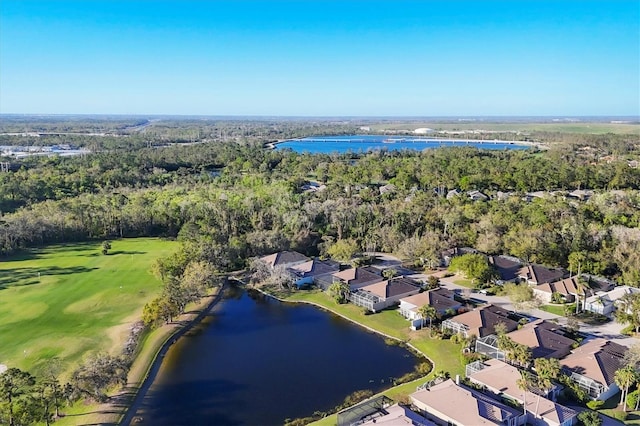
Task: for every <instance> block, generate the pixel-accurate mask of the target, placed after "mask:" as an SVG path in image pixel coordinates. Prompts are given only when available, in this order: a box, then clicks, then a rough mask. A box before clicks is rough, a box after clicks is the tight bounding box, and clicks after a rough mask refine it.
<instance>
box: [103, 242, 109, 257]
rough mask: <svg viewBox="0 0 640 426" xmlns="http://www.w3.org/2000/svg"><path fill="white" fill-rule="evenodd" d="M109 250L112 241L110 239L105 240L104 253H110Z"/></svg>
mask: <svg viewBox="0 0 640 426" xmlns="http://www.w3.org/2000/svg"><path fill="white" fill-rule="evenodd" d="M109 250H111V243H110V242H109V241H103V242H102V254H103V255H105V256H106V255H107V254H108V253H109Z"/></svg>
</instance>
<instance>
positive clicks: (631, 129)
mask: <svg viewBox="0 0 640 426" xmlns="http://www.w3.org/2000/svg"><path fill="white" fill-rule="evenodd" d="M369 127H371V130H372V131H374V132H375V131H383V130H414V129H418V128H421V127H427V128H430V129H434V130H448V131H456V130H486V131H501V132H536V131H537V132H559V133H579V134H605V133H616V134H625V135H627V134H629V135H640V124H631V123H596V122H594V123H587V122H579V123H491V122H485V121H472V122H454V123H451V122H449V123H438V122H429V121H406V122H397V123H380V124H372V125H371V126H369Z"/></svg>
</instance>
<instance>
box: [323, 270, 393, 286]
mask: <svg viewBox="0 0 640 426" xmlns="http://www.w3.org/2000/svg"><path fill="white" fill-rule="evenodd" d="M332 276H333V277H335V278H337V279H339V280H341V281H344V282H346V283H347V284H349V285H350V286H356V287H362V286H365V285H368V284H373V283H377V282H380V281H382V280H383V278H382V277H381V276H380V275H377V274H374V273H373V272H369V271H367V270H365V269H363V268H351V269H345V270H344V271H340V272H336V273H335V274H332Z"/></svg>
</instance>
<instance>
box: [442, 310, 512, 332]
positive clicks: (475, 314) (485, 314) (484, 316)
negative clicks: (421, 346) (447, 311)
mask: <svg viewBox="0 0 640 426" xmlns="http://www.w3.org/2000/svg"><path fill="white" fill-rule="evenodd" d="M500 323H501V324H504V325H505V327H506V328H507V332H509V331H513V330H515V329H516V328H518V323H517V322H516V321H514V320H512V319H510V318H509V313H508V312H507V311H505V310H504V309H502V308H499V307H497V306H494V305H487V306H483V307H481V308H478V309H474V310H473V311H469V312H465V313H464V314H460V315H456V316H455V317H453V318H449V319H447V320H444V321H442V330H443V331H448V332H450V333H452V334H458V333H461V334H462V335H463V336H465V337H470V336H472V335H473V336H476V337H485V336H488V335H490V334H496V328H495V327H496V325H497V324H500Z"/></svg>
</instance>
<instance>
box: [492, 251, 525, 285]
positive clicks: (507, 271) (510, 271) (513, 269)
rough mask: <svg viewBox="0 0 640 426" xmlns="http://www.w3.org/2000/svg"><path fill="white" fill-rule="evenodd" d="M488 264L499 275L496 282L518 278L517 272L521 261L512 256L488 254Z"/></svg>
mask: <svg viewBox="0 0 640 426" xmlns="http://www.w3.org/2000/svg"><path fill="white" fill-rule="evenodd" d="M489 264H490V265H492V266H493V267H494V269H495V270H496V271H497V272H498V275H499V276H500V278H499V280H498V284H504V283H506V282H513V281H516V280H517V279H518V273H519V272H520V269H521V268H522V262H521V261H520V259H518V258H517V257H512V256H504V255H502V256H489Z"/></svg>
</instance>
